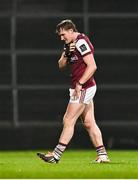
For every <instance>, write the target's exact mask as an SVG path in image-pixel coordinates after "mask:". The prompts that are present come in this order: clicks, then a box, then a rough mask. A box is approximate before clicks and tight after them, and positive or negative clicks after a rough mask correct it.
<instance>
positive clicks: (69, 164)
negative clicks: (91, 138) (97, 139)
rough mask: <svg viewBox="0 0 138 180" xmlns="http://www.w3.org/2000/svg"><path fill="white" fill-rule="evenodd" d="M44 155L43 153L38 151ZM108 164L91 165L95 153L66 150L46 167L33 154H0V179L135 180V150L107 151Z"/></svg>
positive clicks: (137, 155) (137, 170)
mask: <svg viewBox="0 0 138 180" xmlns="http://www.w3.org/2000/svg"><path fill="white" fill-rule="evenodd" d="M41 152H44V151H41ZM108 154H109V157H110V159H111V163H108V164H95V163H93V162H92V160H93V159H95V155H96V153H95V151H90V150H66V152H65V153H64V155H63V156H62V159H61V162H60V163H59V164H47V163H45V162H43V161H42V160H40V159H39V158H38V157H37V156H36V151H0V178H1V179H5V178H8V179H10V178H17V179H20V178H23V179H41V178H44V179H50V178H52V179H60V178H61V179H66V178H68V179H72V178H75V179H78V178H79V179H87V178H90V179H102V178H104V179H108V178H110V179H112V178H117V179H120V178H122V179H126V178H128V179H132V178H138V151H108Z"/></svg>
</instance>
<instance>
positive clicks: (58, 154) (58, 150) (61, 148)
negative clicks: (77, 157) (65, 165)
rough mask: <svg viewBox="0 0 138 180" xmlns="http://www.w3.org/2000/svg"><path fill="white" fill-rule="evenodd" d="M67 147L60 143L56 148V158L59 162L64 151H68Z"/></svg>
mask: <svg viewBox="0 0 138 180" xmlns="http://www.w3.org/2000/svg"><path fill="white" fill-rule="evenodd" d="M66 147H67V145H66V144H63V143H60V142H59V143H58V145H57V146H56V147H55V149H54V151H53V153H54V158H55V159H57V160H58V161H59V160H60V158H61V156H62V154H63V152H64V150H65V149H66Z"/></svg>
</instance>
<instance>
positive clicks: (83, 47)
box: [76, 39, 91, 56]
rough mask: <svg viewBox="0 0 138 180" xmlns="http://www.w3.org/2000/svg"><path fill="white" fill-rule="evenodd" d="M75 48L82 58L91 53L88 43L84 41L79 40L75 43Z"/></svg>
mask: <svg viewBox="0 0 138 180" xmlns="http://www.w3.org/2000/svg"><path fill="white" fill-rule="evenodd" d="M76 48H77V50H78V51H79V52H80V54H81V55H82V56H83V55H85V54H86V53H88V52H91V49H90V47H89V45H88V43H87V42H86V41H85V39H79V40H78V41H77V42H76Z"/></svg>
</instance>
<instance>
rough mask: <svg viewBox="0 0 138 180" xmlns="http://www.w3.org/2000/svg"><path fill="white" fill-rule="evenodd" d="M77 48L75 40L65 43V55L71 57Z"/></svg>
mask: <svg viewBox="0 0 138 180" xmlns="http://www.w3.org/2000/svg"><path fill="white" fill-rule="evenodd" d="M74 50H75V42H71V43H69V44H65V45H64V52H65V57H67V58H71V56H72V52H73V51H74Z"/></svg>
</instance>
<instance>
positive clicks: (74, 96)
mask: <svg viewBox="0 0 138 180" xmlns="http://www.w3.org/2000/svg"><path fill="white" fill-rule="evenodd" d="M81 90H82V86H81V85H79V84H78V83H77V84H76V87H75V90H74V92H73V95H72V96H73V98H74V100H77V99H78V98H79V96H80V93H81Z"/></svg>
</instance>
